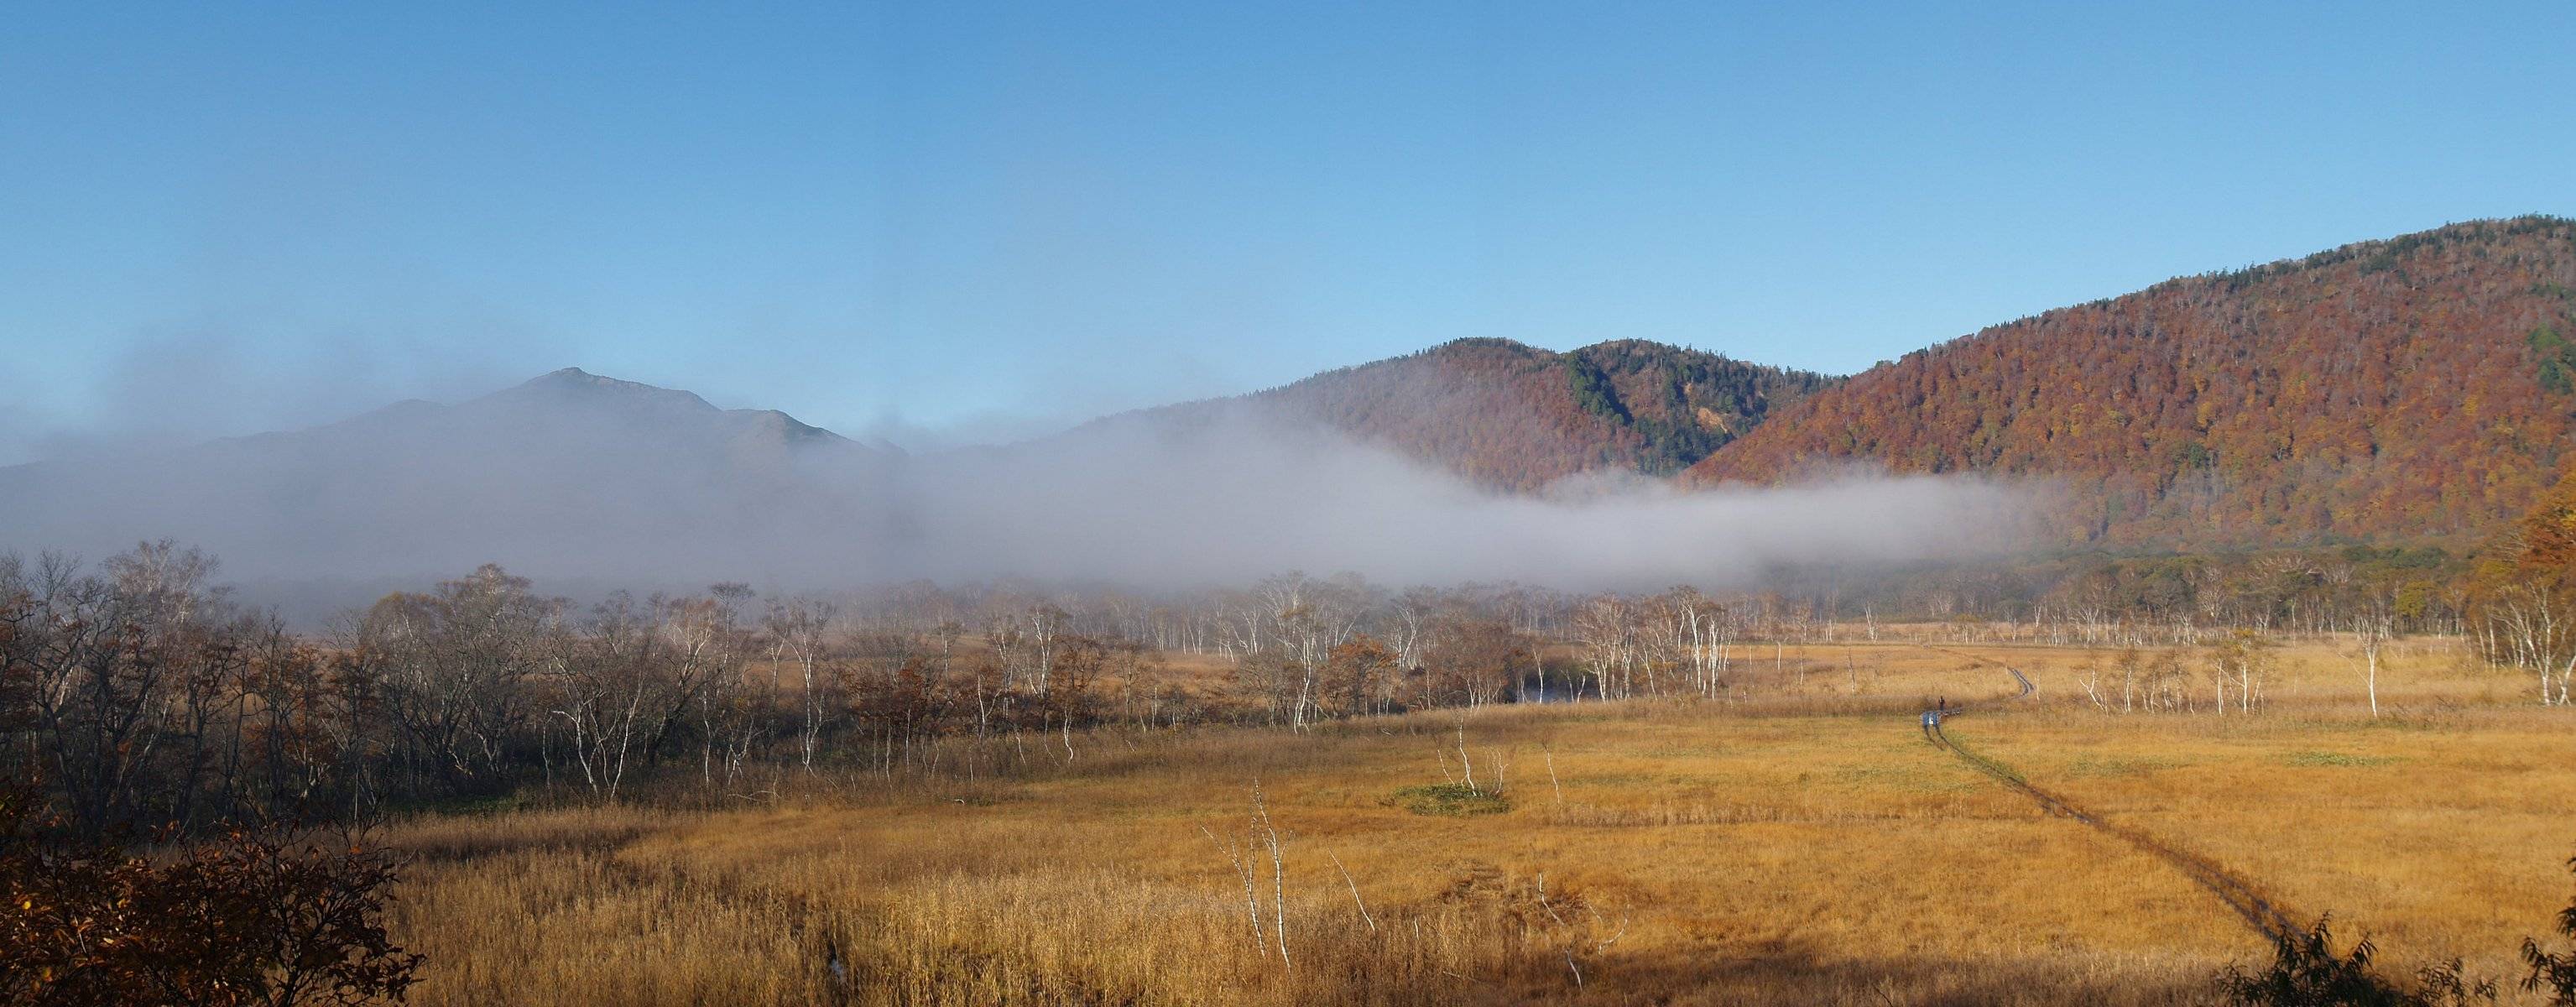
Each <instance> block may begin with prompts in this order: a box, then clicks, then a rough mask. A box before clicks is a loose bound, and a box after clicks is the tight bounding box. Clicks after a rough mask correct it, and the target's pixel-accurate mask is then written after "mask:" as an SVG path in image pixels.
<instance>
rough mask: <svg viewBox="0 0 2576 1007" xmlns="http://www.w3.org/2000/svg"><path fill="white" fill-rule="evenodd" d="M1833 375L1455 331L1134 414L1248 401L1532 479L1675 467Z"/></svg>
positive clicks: (1711, 357)
mask: <svg viewBox="0 0 2576 1007" xmlns="http://www.w3.org/2000/svg"><path fill="white" fill-rule="evenodd" d="M1833 380H1834V379H1832V378H1828V377H1826V376H1824V375H1820V374H1814V373H1809V372H1805V371H1792V370H1784V369H1781V368H1776V367H1765V366H1761V365H1758V364H1748V363H1744V362H1741V361H1737V360H1731V359H1728V358H1726V357H1723V356H1719V355H1717V354H1713V353H1703V352H1700V351H1698V350H1692V349H1685V348H1682V347H1677V346H1666V345H1664V344H1661V343H1652V342H1645V341H1642V340H1618V341H1613V342H1605V343H1596V344H1594V345H1591V346H1586V347H1583V348H1581V349H1578V350H1573V351H1570V352H1566V353H1557V352H1554V351H1550V350H1544V349H1539V348H1536V347H1531V346H1524V345H1522V344H1520V343H1516V342H1512V341H1510V340H1504V339H1460V340H1456V341H1453V342H1449V343H1443V344H1441V345H1439V346H1435V347H1432V348H1431V349H1428V350H1424V351H1422V352H1419V353H1413V354H1409V355H1406V356H1401V357H1394V358H1390V359H1387V360H1380V361H1376V362H1373V363H1367V364H1361V365H1359V366H1356V367H1346V368H1342V369H1340V370H1333V371H1326V372H1324V373H1321V374H1317V375H1315V376H1313V377H1309V378H1305V379H1303V380H1300V381H1297V382H1294V383H1292V384H1288V385H1283V386H1280V387H1278V388H1273V389H1269V390H1267V391H1262V392H1257V393H1254V394H1252V395H1248V396H1243V397H1241V398H1238V399H1225V400H1216V401H1211V402H1196V403H1188V404H1184V405H1179V406H1172V407H1166V408H1163V409H1156V410H1149V411H1147V412H1146V413H1145V414H1143V416H1144V418H1147V419H1154V418H1160V419H1163V420H1166V421H1169V420H1189V419H1193V418H1197V417H1200V416H1203V415H1205V414H1206V413H1208V412H1209V411H1212V410H1216V409H1223V408H1231V407H1235V406H1239V405H1241V406H1250V407H1252V408H1254V409H1256V410H1260V411H1262V412H1265V413H1268V414H1270V415H1274V416H1279V417H1284V418H1287V419H1289V420H1292V421H1296V422H1311V423H1320V424H1323V425H1325V426H1329V427H1332V428H1335V429H1338V430H1341V431H1343V432H1345V433H1348V434H1351V435H1353V436H1355V437H1357V438H1359V439H1361V440H1363V441H1366V442H1369V443H1374V444H1379V445H1383V446H1386V447H1389V448H1392V449H1394V450H1396V451H1398V452H1401V453H1403V454H1405V455H1407V456H1410V457H1413V458H1416V459H1419V460H1422V461H1426V462H1429V463H1432V464H1435V465H1438V466H1440V467H1442V468H1445V469H1448V470H1450V471H1453V472H1456V473H1458V474H1459V475H1462V476H1465V477H1466V478H1468V479H1470V480H1472V481H1474V482H1476V483H1478V484H1481V485H1484V486H1487V487H1491V488H1494V489H1502V490H1514V491H1528V490H1535V489H1538V488H1540V487H1543V486H1545V485H1547V484H1548V483H1550V482H1553V481H1555V480H1557V479H1561V478H1564V477H1566V476H1570V475H1576V474H1578V473H1584V472H1592V471H1602V470H1616V471H1629V472H1641V473H1645V474H1647V475H1654V476H1665V475H1671V474H1673V473H1676V472H1679V471H1681V470H1682V469H1684V468H1687V467H1689V466H1690V464H1691V463H1693V462H1696V461H1698V460H1700V459H1701V458H1705V457H1707V456H1708V454H1709V452H1712V451H1715V450H1717V449H1718V448H1720V447H1722V446H1724V445H1726V444H1727V443H1728V442H1730V441H1732V440H1734V439H1735V438H1737V437H1741V436H1743V435H1744V433H1745V432H1746V431H1749V430H1751V429H1753V428H1754V427H1755V426H1757V425H1759V424H1760V423H1761V422H1762V421H1763V419H1764V418H1765V417H1767V416H1769V415H1772V414H1773V413H1775V412H1776V411H1778V410H1780V409H1781V408H1783V407H1786V406H1788V405H1790V404H1792V403H1795V402H1797V401H1799V400H1800V399H1803V398H1805V397H1806V396H1807V395H1809V394H1811V393H1813V392H1815V391H1816V390H1818V389H1821V388H1825V387H1828V386H1830V385H1831V384H1832V383H1833Z"/></svg>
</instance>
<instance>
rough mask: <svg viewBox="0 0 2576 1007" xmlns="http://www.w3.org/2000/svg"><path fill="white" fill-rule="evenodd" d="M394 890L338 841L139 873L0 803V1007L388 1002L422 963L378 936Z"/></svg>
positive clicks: (364, 852) (193, 852)
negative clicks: (26, 1006)
mask: <svg viewBox="0 0 2576 1007" xmlns="http://www.w3.org/2000/svg"><path fill="white" fill-rule="evenodd" d="M394 880H395V870H394V861H393V860H392V859H390V858H389V857H388V856H386V855H385V854H383V853H380V852H376V851H371V850H368V849H366V848H364V847H362V846H360V845H358V844H357V843H356V842H355V841H354V840H353V839H352V838H351V837H350V836H349V835H348V834H346V833H339V832H327V833H301V834H298V833H290V832H287V831H284V830H270V829H247V828H244V829H235V830H232V831H230V832H227V833H225V834H224V835H223V836H222V837H220V838H218V839H216V840H213V841H210V842H206V843H202V844H198V845H196V846H193V847H191V848H189V849H187V850H185V851H183V852H180V853H177V854H175V855H173V856H171V857H169V858H166V859H153V858H147V857H141V856H135V855H132V854H129V853H127V852H125V851H124V850H122V849H119V848H118V847H116V846H114V845H111V844H107V843H102V842H97V841H94V840H84V839H81V838H78V837H75V836H73V835H70V834H68V833H65V832H62V831H60V830H59V829H58V827H57V823H53V822H49V821H46V820H43V818H42V817H41V816H40V814H39V813H38V812H37V811H36V809H35V808H34V807H33V803H32V801H31V800H29V791H27V790H25V789H19V790H16V791H13V792H10V793H6V794H0V949H6V952H7V953H6V954H5V955H0V1002H7V1003H12V1004H38V1005H67V1007H68V1005H88V1004H102V1005H104V1004H140V1003H185V1004H197V1005H205V1007H226V1005H234V1004H244V1005H248V1004H259V1005H266V1007H286V1005H290V1004H337V1005H355V1004H365V1003H373V1002H378V1001H380V1000H399V999H401V998H402V995H403V992H404V991H405V990H407V989H408V988H410V986H411V985H412V983H413V981H414V972H415V971H416V970H417V969H418V968H419V966H420V956H418V955H415V954H408V953H405V952H404V951H403V950H402V949H401V948H399V947H396V946H395V945H394V944H393V942H392V941H391V939H390V938H389V937H388V936H387V935H386V933H385V930H384V927H383V926H382V925H381V923H380V922H379V919H380V916H381V914H382V910H383V907H384V900H385V897H386V893H387V891H388V890H389V888H390V887H391V885H392V884H393V882H394Z"/></svg>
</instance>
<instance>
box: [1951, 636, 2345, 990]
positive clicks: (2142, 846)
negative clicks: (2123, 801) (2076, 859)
mask: <svg viewBox="0 0 2576 1007" xmlns="http://www.w3.org/2000/svg"><path fill="white" fill-rule="evenodd" d="M1924 649H1925V650H1932V651H1938V652H1940V653H1944V654H1950V655H1952V656H1955V657H1960V658H1964V659H1966V660H1968V661H1971V662H1974V663H1977V664H1988V665H1994V666H1995V667H1998V668H2001V669H2003V670H2004V672H2005V673H2006V674H2009V675H2011V676H2012V677H2013V681H2014V682H2015V683H2017V684H2019V685H2020V686H2021V691H2019V692H2016V693H2014V694H2012V695H2010V696H2004V697H2000V698H1997V699H1992V700H1987V701H1985V702H1982V703H1976V704H1970V705H1966V706H1959V707H1950V708H1946V709H1944V708H1935V709H1929V710H1925V711H1923V717H1922V723H1923V735H1924V737H1925V738H1926V739H1927V740H1929V741H1930V742H1931V743H1932V744H1933V745H1934V746H1935V747H1938V748H1941V749H1943V750H1946V751H1948V752H1949V753H1950V754H1952V755H1956V756H1958V757H1959V759H1960V761H1963V762H1966V763H1967V764H1968V765H1969V767H1970V768H1973V769H1975V770H1976V771H1978V772H1980V773H1984V774H1985V775H1987V776H1989V777H1993V778H1994V780H1995V781H1996V782H1998V783H2001V784H2003V785H2004V786H2005V787H2007V788H2010V789H2012V790H2015V791H2019V792H2020V793H2021V794H2022V795H2023V796H2025V797H2028V798H2030V799H2031V800H2032V801H2033V802H2035V803H2037V804H2038V805H2039V806H2040V808H2041V809H2043V810H2045V811H2047V812H2048V813H2049V814H2052V815H2061V816H2064V817H2067V818H2072V819H2074V820H2076V821H2078V822H2081V823H2083V824H2085V825H2088V826H2091V827H2093V828H2094V829H2097V830H2100V831H2102V832H2104V833H2107V834H2109V835H2112V836H2116V837H2118V838H2120V839H2122V840H2124V841H2126V842H2128V843H2129V844H2130V845H2132V846H2135V847H2137V848H2138V849H2139V850H2141V851H2144V852H2145V853H2147V854H2148V855H2150V856H2153V857H2156V858H2157V859H2159V860H2163V861H2164V862H2166V863H2168V864H2171V865H2173V866H2174V868H2175V869H2176V870H2179V871H2181V872H2182V873H2183V876H2185V877H2188V878H2190V879H2191V880H2192V883H2194V884H2197V885H2199V886H2200V887H2202V888H2204V889H2207V890H2208V891H2209V892H2210V893H2211V894H2213V895H2216V896H2218V899H2219V901H2221V902H2224V903H2226V904H2227V908H2228V909H2230V910H2232V911H2234V912H2235V913H2236V915H2237V916H2238V917H2240V918H2242V919H2243V920H2244V921H2245V923H2246V925H2247V926H2250V927H2253V928H2254V930H2255V932H2256V933H2259V934H2261V935H2263V937H2264V939H2266V940H2271V941H2278V940H2281V939H2283V938H2285V937H2287V936H2290V935H2293V934H2296V933H2298V932H2299V930H2298V928H2297V927H2296V926H2294V925H2293V924H2292V923H2291V922H2290V914H2289V913H2288V912H2287V911H2285V910H2284V909H2283V908H2282V903H2281V901H2280V900H2279V899H2276V898H2274V897H2272V896H2270V895H2267V894H2265V893H2264V892H2263V890H2262V889H2260V888H2258V887H2256V886H2255V884H2254V883H2253V882H2252V881H2249V880H2247V879H2245V878H2242V877H2239V876H2237V875H2236V874H2235V873H2234V872H2232V871H2229V870H2228V869H2227V868H2225V867H2222V866H2220V865H2219V864H2218V863H2217V862H2216V861H2213V860H2210V859H2209V858H2207V857H2204V856H2201V855H2199V854H2196V853H2192V852H2190V851H2188V850H2183V849H2179V848H2176V847H2175V846H2173V845H2172V844H2170V843H2166V842H2164V841H2162V840H2159V839H2157V838H2156V837H2154V836H2151V835H2148V834H2147V833H2146V832H2144V831H2141V830H2139V829H2136V828H2133V827H2131V826H2126V825H2121V824H2117V823H2114V822H2110V821H2106V820H2104V819H2103V818H2102V816H2100V815H2097V814H2094V813H2093V812H2090V811H2087V810H2085V809H2084V808H2083V807H2082V806H2080V805H2077V804H2076V803H2075V802H2073V801H2070V800H2067V799H2066V798H2064V797H2062V796H2059V795H2057V794H2054V793H2050V792H2049V791H2047V790H2044V789H2042V788H2040V787H2039V786H2037V785H2035V784H2033V783H2031V782H2030V778H2029V777H2027V776H2024V775H2022V773H2021V772H2020V771H2018V770H2015V769H2013V768H2012V767H2011V766H2008V765H2006V764H2004V763H2002V762H1999V761H1997V760H1995V759H1994V758H1993V757H1991V756H1987V755H1985V754H1983V753H1980V752H1976V751H1973V750H1970V749H1969V748H1967V747H1966V746H1965V745H1962V744H1960V743H1959V742H1958V741H1957V740H1955V739H1953V738H1951V737H1950V736H1949V733H1948V732H1947V731H1946V730H1945V727H1946V723H1945V722H1946V721H1948V720H1949V719H1950V718H1952V717H1956V716H1958V715H1960V714H1963V713H1967V712H1969V711H1971V710H1979V709H1986V708H1990V707H1994V706H1999V705H2002V704H2004V703H2010V702H2013V701H2016V700H2020V699H2026V698H2028V697H2029V696H2030V695H2031V694H2032V693H2035V692H2037V691H2039V687H2038V686H2036V685H2033V684H2031V681H2030V678H2029V677H2028V676H2025V675H2023V674H2022V673H2021V670H2020V669H2018V668H2014V667H2013V666H2011V665H2008V664H1997V663H1996V662H1993V661H1988V660H1986V659H1984V658H1981V657H1977V656H1975V655H1972V654H1964V653H1960V652H1958V651H1954V650H1948V649H1945V648H1941V647H1933V646H1928V645H1927V646H1925V647H1924Z"/></svg>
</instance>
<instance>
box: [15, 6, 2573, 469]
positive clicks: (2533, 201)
mask: <svg viewBox="0 0 2576 1007" xmlns="http://www.w3.org/2000/svg"><path fill="white" fill-rule="evenodd" d="M362 8H363V9H362ZM719 8H720V9H719ZM2570 39H2576V4H2568V3H2564V2H2553V3H2532V4H2491V5H2456V6H2455V5H2436V4H2386V5H2373V4H2358V3H2337V4H2240V3H2226V4H2208V5H2186V4H2169V3H2158V4H2141V5H2138V6H2137V7H2136V8H2134V9H2131V10H2127V11H2121V10H2117V9H2114V8H2113V7H2112V6H2111V5H2107V4H2046V5H2034V6H2030V7H2026V8H2019V9H2014V8H2008V7H2006V6H2004V5H2001V4H1975V5H1970V4H1959V5H1943V6H1933V5H1911V4H1908V5H1829V4H1780V5H1766V6H1764V7H1759V8H1754V7H1743V8H1737V7H1731V6H1728V5H1723V4H1717V3H1705V2H1702V3H1685V4H1674V5H1669V6H1657V5H1643V4H1585V3H1567V4H1553V5H1544V6H1541V5H1530V6H1520V5H1506V4H1493V3H1474V4H1462V5H1456V6H1435V5H1396V4H1360V5H1351V6H1347V7H1335V6H1328V5H1318V4H1308V3H1297V4H1280V5H1275V6H1264V5H1251V4H1215V3H1187V4H1174V5H1169V6H1127V5H1115V4H1102V3H1076V4H1064V5H1060V6H1049V7H1037V6H1026V7H1023V6H983V5H975V4H960V3H923V4H898V5H865V4H858V3H833V4H824V5H817V6H814V7H810V8H801V9H799V8H792V7H787V6H783V5H706V7H704V8H698V7H673V8H667V9H658V10H655V9H647V8H644V7H640V6H636V5H614V6H611V5H601V6H596V7H591V6H581V7H575V6H548V5H541V4H533V3H526V2H514V3H509V4H496V5H492V6H488V7H480V8H477V7H474V6H471V5H467V4H410V5H388V4H371V5H350V4H333V5H314V6H310V7H290V6H255V5H251V4H166V5H142V4H135V5H93V4H48V5H38V4H13V5H10V6H8V7H7V8H5V9H0V235H5V240H0V351H5V359H0V462H5V461H14V460H23V459H24V458H27V457H32V456H35V455H37V454H41V453H45V452H48V451H60V450H64V449H66V448H67V447H69V446H72V445H77V444H79V443H84V440H83V439H84V438H87V437H92V436H98V435H135V434H150V433H156V432H157V433H161V434H164V435H169V434H171V433H172V432H178V433H183V434H186V435H191V436H194V435H204V434H216V433H234V432H244V431H248V430H257V429H265V428H271V427H278V426H289V425H298V424H303V423H311V422H317V421H321V420H327V419H331V418H336V417H337V416H339V415H344V414H347V413H350V412H354V411H359V410H363V409H366V408H370V407H372V406H375V405H379V404H382V403H383V402H387V401H391V400H393V399H396V398H401V397H406V396H418V397H427V398H440V399H453V398H458V397H462V396H465V395H469V394H473V393H475V392H478V391H481V390H485V389H487V388H490V387H497V386H498V385H501V384H506V383H510V382H515V381H517V380H520V379H523V378H525V377H528V376H531V375H534V374H536V373H539V372H542V371H545V370H550V369H553V368H555V367H559V366H565V365H579V366H582V367H585V368H588V369H590V370H593V371H598V372H601V373H607V374H612V375H616V376H620V377H629V378H634V379H637V380H643V381H650V382H654V383H657V384H666V385H673V386H679V387H686V388H690V389H693V390H696V391H699V392H701V393H703V394H705V395H707V396H708V397H709V398H711V399H713V400H715V401H717V402H718V403H719V404H724V405H745V406H763V407H777V408H783V409H786V410H788V411H790V412H793V413H795V414H797V415H798V416H800V417H802V418H804V419H807V420H808V421H811V422H817V423H821V424H823V425H826V426H831V427H833V428H835V429H840V430H843V431H845V432H851V433H862V432H866V431H868V430H870V429H872V428H882V427H886V426H887V425H889V424H900V425H905V426H908V427H926V428H937V429H946V430H950V431H954V432H962V433H965V434H968V435H981V436H995V435H1001V434H1007V433H1011V432H1015V431H1022V430H1026V429H1027V428H1028V427H1029V426H1030V425H1031V424H1042V423H1044V422H1048V421H1054V420H1061V419H1068V418H1077V417H1080V416H1083V415H1087V414H1091V413H1096V412H1099V411H1104V410H1111V409H1118V408H1126V407H1132V406H1137V405H1145V404H1151V403H1155V402H1161V401H1168V400H1172V399H1178V398H1187V397H1196V396H1204V395H1211V394H1221V393H1228V392H1235V391H1243V390H1249V389H1253V388H1259V387H1265V386H1269V385H1273V384H1278V383H1281V382H1284V381H1287V380H1292V379H1294V378H1297V377H1299V376H1302V375H1304V374H1307V373H1310V372H1312V371H1315V370H1319V369H1323V368H1328V367H1334V366H1340V365H1344V364H1349V363H1356V362H1360V361H1364V360H1368V359H1373V358H1377V357H1382V356H1388V355H1392V354H1397V353H1403V352H1407V351H1410V350H1414V349H1419V348H1422V347H1425V346H1428V345H1431V344H1434V343H1438V342H1441V341H1444V340H1448V339H1452V338H1457V337H1461V336H1504V337H1509V338H1513V339H1519V340H1522V341H1525V342H1530V343H1534V344H1537V345H1542V346H1549V347H1556V348H1568V347H1573V346H1578V345H1582V344H1585V343H1589V342H1593V341H1597V340H1602V339H1612V338H1623V337H1639V338H1646V339H1656V340H1663V341H1668V342H1676V343H1684V344H1689V345H1694V346H1698V347H1701V348H1704V349H1711V350H1716V351H1720V352H1724V353H1727V354H1730V355H1733V356H1737V357H1742V358H1746V359H1751V360H1758V361H1764V362H1771V363H1779V364H1787V365H1794V366H1800V367H1808V368H1816V369H1822V370H1827V371H1838V372H1839V371H1852V370H1857V369H1860V368H1864V367H1866V366H1868V365H1869V364H1870V363H1871V362H1873V361H1875V360H1878V359H1880V358H1886V357H1893V356H1896V355H1898V354H1900V353H1903V352H1904V351H1906V350H1909V349H1913V348H1916V347H1919V346H1922V345H1925V344H1928V343H1932V342H1935V341H1939V340H1943V339H1948V338H1951V337H1955V336H1958V335H1962V334H1965V333H1967V332H1970V331H1973V330H1975V329H1976V328H1978V327H1980V326H1982V325H1985V324H1990V323H1994V322H1999V321H2004V320H2009V319H2011V318H2014V317H2018V316H2021V315H2025V314H2029V313H2032V312H2035V311H2039V310H2043V309H2046V308H2049V307H2053V306H2057V305H2061V304H2067V303H2071V302H2077V301H2083V300H2089V299H2092V298H2096V297H2102V296H2109V295H2114V294H2119V293H2123V292H2126V291H2129V290H2133V289H2136V288H2138V287H2141V286H2144V285H2146V284H2149V283H2152V282H2154V281H2157V280H2160V279H2163V278H2166V277H2169V276H2173V275H2177V274H2184V273H2194V272H2201V271H2205V270H2210V269H2218V268H2227V267H2233V266H2239V265H2244V264H2247V263H2250V262H2256V261H2263V260H2269V259H2275V258H2282V257H2287V256H2292V255H2298V254H2303V253H2306V252H2309V251H2314V250H2317V249H2320V248H2325V247H2330V246H2333V245H2336V244H2341V243H2344V242H2347V241H2352V240H2358V239H2364V238H2372V237H2384V236H2388V235H2392V234H2397V233H2401V232H2406V231H2412V230H2420V229H2423V228H2428V227H2433V226H2438V225H2440V224H2442V223H2444V222H2447V221H2453V220H2462V219H2468V218H2474V217H2487V216H2502V215H2511V214H2518V213H2526V212H2551V213H2560V214H2566V213H2576V105H2571V103H2570V100H2569V98H2570V95H2571V94H2576V63H2571V62H2570V59H2569V56H2568V50H2567V42H2568V40H2570ZM916 436H919V435H918V434H916Z"/></svg>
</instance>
